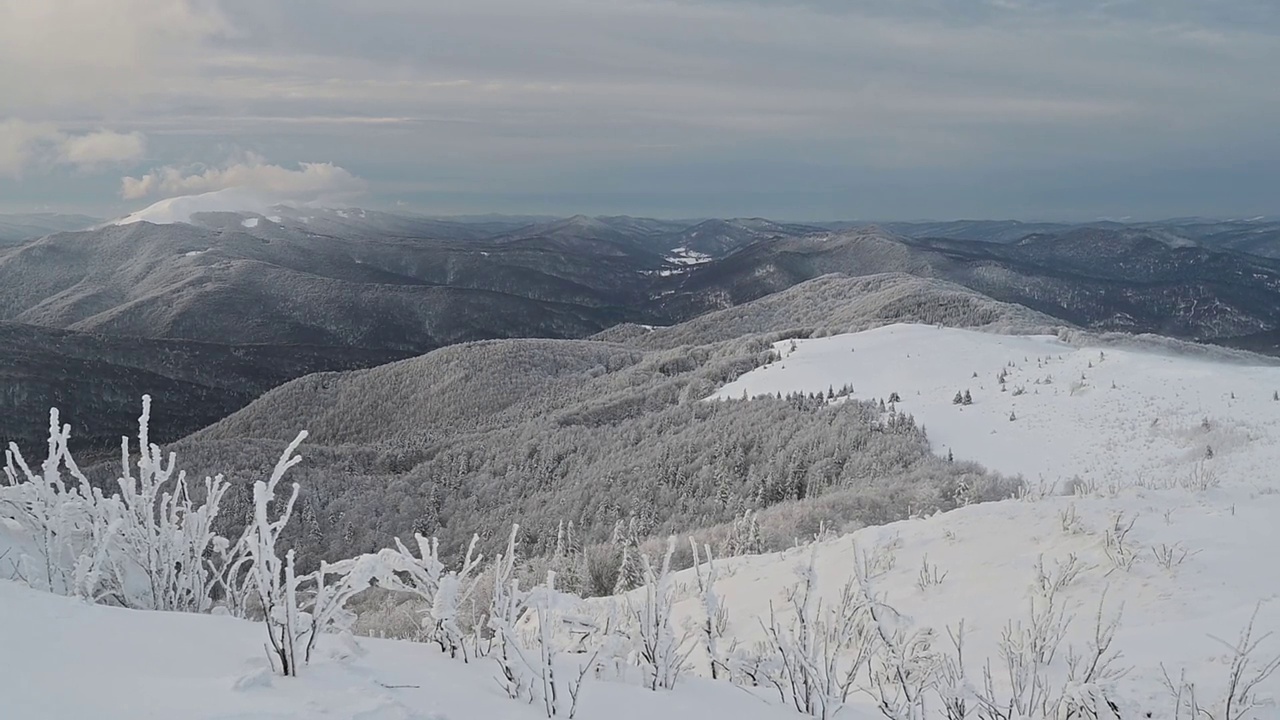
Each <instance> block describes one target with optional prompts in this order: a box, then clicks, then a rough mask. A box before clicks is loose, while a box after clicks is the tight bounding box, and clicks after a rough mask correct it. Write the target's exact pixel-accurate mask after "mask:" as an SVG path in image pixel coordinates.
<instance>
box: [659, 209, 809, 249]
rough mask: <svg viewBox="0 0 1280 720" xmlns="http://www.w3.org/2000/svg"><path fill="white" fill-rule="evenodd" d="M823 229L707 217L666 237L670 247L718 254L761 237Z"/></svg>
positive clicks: (740, 246) (806, 232)
mask: <svg viewBox="0 0 1280 720" xmlns="http://www.w3.org/2000/svg"><path fill="white" fill-rule="evenodd" d="M818 233H824V230H823V229H822V228H819V227H815V226H809V225H796V224H783V223H776V222H773V221H771V220H765V219H763V218H736V219H732V220H706V221H704V222H700V223H698V224H697V225H694V226H692V227H689V228H686V229H684V230H682V231H680V232H677V233H675V234H674V235H672V236H671V237H670V239H669V240H668V241H667V244H669V245H671V247H672V248H677V247H679V248H684V249H686V250H688V251H692V252H697V253H701V254H703V255H707V256H710V257H721V256H724V255H728V254H729V253H732V252H734V251H735V250H740V249H742V248H744V247H746V246H747V245H750V244H752V243H755V242H760V241H762V240H776V239H778V238H788V237H799V236H802V235H813V234H818Z"/></svg>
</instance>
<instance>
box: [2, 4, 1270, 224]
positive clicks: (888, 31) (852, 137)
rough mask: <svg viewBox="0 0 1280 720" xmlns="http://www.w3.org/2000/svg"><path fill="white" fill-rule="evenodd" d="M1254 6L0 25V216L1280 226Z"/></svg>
mask: <svg viewBox="0 0 1280 720" xmlns="http://www.w3.org/2000/svg"><path fill="white" fill-rule="evenodd" d="M1278 69H1280V3H1277V2H1275V1H1274V0H466V1H465V2H460V1H456V0H358V1H357V0H111V1H110V2H103V1H102V0H39V2H33V1H32V0H0V211H3V212H29V211H46V210H53V211H76V212H87V213H90V214H95V215H98V216H102V217H114V216H120V215H124V214H126V213H128V212H131V211H133V210H136V209H139V208H142V207H145V206H147V205H149V204H151V203H154V202H156V201H160V200H163V199H165V198H171V197H175V196H184V195H199V194H202V193H215V192H219V191H225V190H229V189H233V188H234V189H235V190H234V192H231V193H223V194H222V195H221V196H223V197H246V196H252V197H255V198H258V199H260V200H262V201H264V202H293V203H305V202H317V203H321V204H329V205H359V206H364V207H378V208H389V209H395V208H402V209H405V210H413V211H418V212H429V213H436V214H452V213H488V212H494V213H512V214H520V213H547V214H560V215H569V214H574V213H588V214H632V215H649V216H655V217H708V216H742V215H751V216H768V217H774V218H779V219H790V220H803V219H810V220H833V219H873V220H890V219H904V220H905V219H921V218H936V219H947V218H961V217H965V218H973V217H986V218H1020V219H1063V220H1070V219H1080V220H1085V219H1092V218H1096V217H1134V218H1146V219H1154V218H1158V217H1172V216H1187V215H1206V216H1219V217H1238V216H1253V215H1263V214H1268V215H1270V214H1275V213H1277V212H1280V82H1278V81H1277V80H1276V77H1275V76H1276V73H1277V70H1278Z"/></svg>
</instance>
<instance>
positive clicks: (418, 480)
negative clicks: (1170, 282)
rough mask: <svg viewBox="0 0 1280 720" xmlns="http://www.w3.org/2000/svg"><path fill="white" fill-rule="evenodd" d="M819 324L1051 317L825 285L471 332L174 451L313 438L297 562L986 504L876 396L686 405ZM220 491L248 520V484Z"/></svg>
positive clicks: (239, 452) (275, 396) (310, 385)
mask: <svg viewBox="0 0 1280 720" xmlns="http://www.w3.org/2000/svg"><path fill="white" fill-rule="evenodd" d="M821 317H826V318H827V319H828V320H830V321H831V322H833V323H837V322H838V323H840V324H839V325H832V326H830V327H831V331H833V332H840V331H843V330H844V329H848V328H849V327H853V326H857V327H872V326H877V325H883V324H885V323H889V322H895V321H905V322H935V321H942V320H943V319H946V320H949V321H953V322H956V323H957V324H968V325H971V326H983V327H989V328H990V327H997V326H998V327H1003V328H1005V329H1013V330H1020V331H1022V332H1049V331H1051V329H1052V328H1051V327H1049V326H1047V325H1046V324H1045V323H1052V320H1051V319H1049V318H1045V317H1043V316H1040V315H1037V314H1035V313H1032V312H1030V311H1026V310H1024V309H1021V308H1016V307H1012V306H1007V305H1003V304H1001V303H997V302H995V301H992V300H990V299H987V298H982V297H981V296H980V295H978V294H977V293H973V292H972V291H968V290H965V289H963V288H958V287H955V286H951V285H948V284H947V283H943V282H939V281H932V280H920V279H916V278H910V277H907V276H885V277H879V278H864V279H850V278H842V277H828V278H820V279H818V280H815V281H812V282H810V283H805V284H803V285H801V286H798V287H796V288H792V289H791V290H789V291H787V292H786V293H781V294H780V295H779V296H773V297H769V298H765V299H762V300H759V301H756V302H755V303H750V304H748V305H746V306H743V307H742V308H734V309H732V310H728V311H725V313H724V314H723V315H721V316H719V317H709V318H708V319H706V321H703V320H701V319H700V320H695V321H692V322H690V323H686V324H685V326H683V327H681V326H677V327H674V328H668V329H655V330H653V331H651V333H650V334H648V335H632V336H630V337H623V336H625V335H626V333H624V332H621V331H620V330H619V331H610V332H607V333H605V334H604V335H606V336H607V335H610V334H614V335H618V336H620V337H619V338H618V341H609V340H604V339H593V340H535V339H519V340H494V341H485V342H477V343H467V344H461V345H455V346H452V347H448V348H443V349H440V350H437V351H435V352H432V353H429V354H427V355H423V356H421V357H417V358H412V359H408V360H403V361H399V362H395V363H391V364H388V365H384V366H381V367H377V368H372V369H367V370H357V371H350V372H341V373H321V374H316V375H311V376H307V377H303V378H300V379H298V380H294V381H292V382H289V383H287V384H285V385H283V386H281V387H279V388H277V389H275V390H272V391H271V392H268V393H266V394H265V395H263V396H262V397H261V398H260V399H258V400H257V401H255V402H253V403H251V404H250V405H248V406H247V407H245V408H244V409H243V410H240V411H238V412H236V413H234V414H232V415H230V416H229V417H227V418H226V419H225V420H222V421H221V422H218V423H217V424H215V425H212V426H211V427H209V428H206V429H205V430H202V431H200V432H197V433H195V434H193V435H191V436H190V437H188V438H186V439H184V440H183V441H181V442H180V443H178V444H176V445H175V449H177V450H178V451H179V452H180V453H181V454H182V455H183V457H184V458H186V459H187V461H188V462H189V463H190V465H189V467H192V468H194V469H195V470H198V471H200V472H206V471H212V468H214V467H218V468H221V471H222V472H226V473H228V474H229V476H231V477H235V478H250V477H257V476H258V475H259V474H260V473H262V472H264V471H265V470H267V469H268V468H269V466H270V465H271V464H272V463H273V462H274V460H275V456H276V455H278V453H279V451H280V447H281V446H282V445H283V444H284V443H286V442H287V441H288V440H289V439H291V438H292V437H293V436H294V435H295V434H296V433H297V431H298V430H300V429H303V428H306V429H308V430H309V431H310V432H311V436H310V440H309V443H310V447H311V451H310V452H309V453H308V457H309V460H308V462H307V464H306V465H305V466H303V467H300V468H299V469H298V472H299V474H300V477H301V478H304V480H305V482H304V483H303V484H304V486H305V487H308V488H309V490H308V491H307V492H306V493H305V494H304V497H303V499H302V500H300V502H301V503H303V505H304V506H305V507H306V508H308V509H307V510H306V513H307V515H306V517H308V518H312V519H311V520H308V521H307V523H308V524H309V526H310V528H311V529H310V530H307V531H306V533H307V534H306V535H305V536H304V537H302V538H300V539H299V540H298V542H299V543H300V544H299V548H300V553H302V555H303V557H304V558H307V559H310V558H315V557H319V556H321V555H324V554H325V553H330V552H335V553H349V552H351V551H352V550H354V549H363V548H373V547H377V546H378V543H382V542H387V541H389V538H390V537H392V536H394V535H397V534H399V535H402V536H403V535H404V534H405V533H408V532H410V531H412V530H415V529H417V530H422V531H430V532H432V533H435V534H438V535H440V536H441V542H442V544H443V545H444V546H448V547H453V546H455V545H456V544H457V543H459V542H465V537H463V534H465V533H467V532H470V531H469V530H468V528H473V527H490V526H495V525H494V524H495V523H496V522H498V520H497V519H498V518H501V517H521V518H522V520H521V523H522V527H524V528H525V529H526V532H528V533H529V535H528V547H529V548H530V551H531V552H532V551H534V549H535V548H536V549H539V551H540V550H546V549H548V548H547V546H546V544H547V543H548V542H552V541H554V538H555V528H556V526H557V524H558V523H559V522H560V521H569V520H572V521H573V522H574V523H575V526H576V527H577V532H578V533H579V534H580V539H581V541H582V542H590V543H598V542H604V541H606V540H607V539H608V537H609V534H610V533H611V532H612V530H613V525H614V523H615V522H616V521H618V520H624V521H625V520H627V519H628V518H629V517H631V516H633V515H635V516H638V517H642V518H645V521H644V522H645V523H647V524H646V528H647V529H648V530H651V531H652V532H654V533H658V534H660V533H664V532H684V531H687V530H689V529H691V528H696V527H707V526H713V525H716V524H718V523H726V522H730V521H731V520H732V519H733V518H734V517H736V516H739V515H741V513H742V512H744V511H746V510H760V511H761V512H766V511H769V508H771V507H773V506H775V505H778V504H779V503H783V502H785V501H787V500H788V499H790V500H796V499H799V498H812V500H811V502H812V503H813V504H814V507H813V509H812V512H813V513H815V514H816V515H820V516H823V517H825V518H826V520H827V522H829V523H830V524H831V525H833V526H837V525H843V524H848V523H854V522H868V521H870V520H871V519H872V518H873V517H875V518H880V517H884V516H885V515H889V516H892V515H894V514H895V513H897V512H899V511H900V508H901V507H903V506H902V505H899V504H898V502H897V501H898V500H900V499H902V498H907V497H910V498H913V500H912V502H914V503H915V504H917V505H929V506H934V505H937V506H939V507H948V506H950V504H951V503H952V502H953V501H954V496H953V495H952V494H950V493H951V490H949V488H952V487H953V486H954V483H955V482H956V479H957V477H958V474H962V475H965V476H966V477H968V478H969V480H968V481H967V482H969V483H971V485H972V486H973V487H975V488H985V489H983V490H981V491H980V492H981V493H982V494H984V496H986V495H985V494H991V495H994V496H999V495H1000V494H1001V493H1004V492H1008V491H1009V487H1010V486H1009V485H1008V483H1007V481H1006V480H1004V479H1002V478H999V477H992V476H988V475H987V474H985V473H984V472H982V471H981V469H979V468H975V467H972V466H967V465H960V464H956V465H949V464H947V463H940V462H937V459H936V458H934V457H933V456H932V455H930V454H929V453H927V452H926V451H925V448H926V447H927V443H926V441H925V439H924V437H923V435H922V433H921V431H919V430H918V429H917V428H916V427H915V426H914V425H913V424H912V422H911V421H910V420H909V419H907V418H905V417H903V418H896V419H893V420H892V429H891V430H888V431H887V430H886V429H885V427H884V426H883V423H884V422H885V419H884V417H883V415H882V413H881V411H880V410H879V408H878V407H877V406H876V405H874V403H828V402H827V401H826V400H825V399H822V400H818V399H814V398H779V399H776V400H775V401H774V402H758V403H736V402H735V403H703V402H699V400H701V399H703V398H706V397H708V396H710V395H711V394H712V393H714V392H715V390H716V389H717V388H718V387H720V386H721V385H723V384H724V383H725V382H728V381H731V380H733V379H734V378H736V377H738V376H740V375H741V374H743V373H745V372H748V371H750V370H752V369H753V368H757V367H761V366H763V365H765V364H767V363H769V362H771V361H772V360H774V359H776V358H775V357H774V353H773V351H772V342H773V341H774V340H775V339H777V337H779V336H796V335H800V336H803V335H807V334H812V333H813V332H814V329H813V325H812V324H813V323H814V322H815V321H817V320H818V319H819V318H821ZM636 327H637V328H638V326H636ZM823 458H825V460H823V461H822V463H821V464H819V465H814V462H813V461H816V460H819V459H823ZM833 458H834V460H833ZM802 477H803V478H808V479H807V480H803V481H802V480H800V479H799V478H802ZM784 478H791V480H784ZM602 487H607V488H608V492H601V488H602ZM846 492H847V493H856V494H859V495H860V496H861V497H863V498H864V500H865V499H866V498H868V497H876V498H882V499H878V500H875V501H869V502H863V501H858V502H855V503H853V504H852V505H846V504H844V501H841V500H837V498H839V497H842V495H841V493H846ZM827 493H830V498H829V500H822V498H821V497H819V495H821V496H822V497H826V496H827V495H826V494H827ZM891 497H892V498H896V500H890V499H889V498H891ZM374 499H378V501H377V502H374V501H373V500H374ZM228 502H230V503H231V507H233V508H235V509H234V510H233V511H232V512H231V516H232V517H241V514H240V509H241V508H242V506H243V505H244V503H245V502H247V497H245V496H243V495H237V496H234V497H232V498H230V499H229V500H228ZM826 502H831V503H834V504H833V505H831V506H830V507H828V506H827V505H825V503H826ZM778 512H780V513H784V514H785V512H786V511H785V510H779V511H778ZM785 522H790V521H785ZM791 532H793V531H792V530H790V529H788V530H783V531H779V535H780V536H788V533H791ZM770 542H773V540H770Z"/></svg>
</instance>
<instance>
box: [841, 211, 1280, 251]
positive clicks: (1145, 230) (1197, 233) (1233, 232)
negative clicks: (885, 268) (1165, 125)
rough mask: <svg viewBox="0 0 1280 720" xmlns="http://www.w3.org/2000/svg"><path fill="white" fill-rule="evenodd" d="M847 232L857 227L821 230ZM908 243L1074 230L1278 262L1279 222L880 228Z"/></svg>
mask: <svg viewBox="0 0 1280 720" xmlns="http://www.w3.org/2000/svg"><path fill="white" fill-rule="evenodd" d="M823 227H827V228H829V229H838V230H848V229H852V228H855V227H858V224H857V223H829V224H823ZM880 227H881V228H883V229H884V230H887V231H889V232H893V233H896V234H898V235H902V236H904V237H910V238H917V239H923V238H945V239H949V240H972V241H976V242H988V243H1016V242H1019V241H1021V240H1023V239H1024V238H1026V237H1028V236H1062V235H1066V234H1069V233H1071V232H1072V231H1076V230H1110V231H1117V232H1126V231H1127V232H1130V233H1137V234H1144V235H1146V236H1148V237H1153V238H1158V239H1160V240H1162V241H1163V242H1165V243H1166V244H1168V245H1170V246H1172V247H1184V246H1197V247H1202V248H1204V249H1206V250H1224V251H1234V252H1242V253H1247V254H1251V255H1261V256H1263V257H1270V258H1280V221H1278V220H1276V219H1275V218H1267V217H1258V218H1251V219H1248V220H1214V219H1209V218H1197V217H1191V218H1173V219H1169V220H1159V221H1153V222H1137V223H1120V222H1115V221H1105V220H1099V221H1095V222H1087V223H1046V222H1040V223H1028V222H1019V221H1017V220H956V221H944V222H910V223H902V222H891V223H884V224H882V225H880Z"/></svg>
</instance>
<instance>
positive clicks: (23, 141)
mask: <svg viewBox="0 0 1280 720" xmlns="http://www.w3.org/2000/svg"><path fill="white" fill-rule="evenodd" d="M57 135H58V131H57V128H55V127H54V126H52V125H49V124H47V123H29V122H24V121H22V120H18V119H16V118H10V119H8V120H2V121H0V177H9V178H18V177H21V176H22V174H23V171H24V170H26V168H27V165H28V164H29V163H30V162H31V161H32V158H33V157H34V156H35V154H36V152H37V151H38V149H39V146H40V145H41V144H42V143H46V142H48V141H49V140H50V139H51V138H54V137H57Z"/></svg>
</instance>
